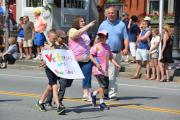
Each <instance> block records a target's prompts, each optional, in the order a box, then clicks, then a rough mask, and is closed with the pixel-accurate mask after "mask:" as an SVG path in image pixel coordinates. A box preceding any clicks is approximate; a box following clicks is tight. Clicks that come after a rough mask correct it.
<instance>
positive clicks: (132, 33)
mask: <svg viewBox="0 0 180 120" xmlns="http://www.w3.org/2000/svg"><path fill="white" fill-rule="evenodd" d="M139 31H140V29H139V27H138V25H137V24H135V23H132V25H131V27H130V29H129V32H128V35H129V41H130V42H136V40H137V35H138V32H139Z"/></svg>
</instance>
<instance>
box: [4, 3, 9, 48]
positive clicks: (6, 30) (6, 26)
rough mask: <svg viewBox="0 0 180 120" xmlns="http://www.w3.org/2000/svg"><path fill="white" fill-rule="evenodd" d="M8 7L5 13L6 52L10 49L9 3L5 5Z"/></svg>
mask: <svg viewBox="0 0 180 120" xmlns="http://www.w3.org/2000/svg"><path fill="white" fill-rule="evenodd" d="M5 6H6V11H5V39H4V40H5V50H7V49H8V46H9V43H8V38H9V29H10V28H9V24H10V23H9V3H8V2H6V3H5Z"/></svg>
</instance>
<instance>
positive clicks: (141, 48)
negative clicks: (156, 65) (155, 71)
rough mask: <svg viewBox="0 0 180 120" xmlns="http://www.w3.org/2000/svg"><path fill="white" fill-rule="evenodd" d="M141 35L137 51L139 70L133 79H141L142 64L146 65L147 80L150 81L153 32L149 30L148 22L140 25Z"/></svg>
mask: <svg viewBox="0 0 180 120" xmlns="http://www.w3.org/2000/svg"><path fill="white" fill-rule="evenodd" d="M140 28H141V33H140V34H139V36H138V39H137V50H136V61H137V67H136V68H137V69H136V73H135V74H134V76H133V77H132V79H138V78H140V76H141V74H140V71H141V66H142V63H145V64H146V80H149V79H150V78H149V74H150V73H149V71H150V65H149V44H148V43H149V41H150V35H151V31H150V29H149V28H148V22H147V21H145V20H143V21H142V22H141V25H140Z"/></svg>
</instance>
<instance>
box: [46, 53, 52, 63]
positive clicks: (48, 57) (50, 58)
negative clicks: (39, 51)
mask: <svg viewBox="0 0 180 120" xmlns="http://www.w3.org/2000/svg"><path fill="white" fill-rule="evenodd" d="M45 56H46V58H47V59H48V60H49V62H51V61H52V54H50V56H48V55H47V54H46V55H45Z"/></svg>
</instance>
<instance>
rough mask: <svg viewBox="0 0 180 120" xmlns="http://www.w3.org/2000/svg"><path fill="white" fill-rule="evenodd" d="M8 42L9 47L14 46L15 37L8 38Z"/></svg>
mask: <svg viewBox="0 0 180 120" xmlns="http://www.w3.org/2000/svg"><path fill="white" fill-rule="evenodd" d="M8 42H9V44H10V45H13V44H16V38H15V37H9V39H8Z"/></svg>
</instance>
